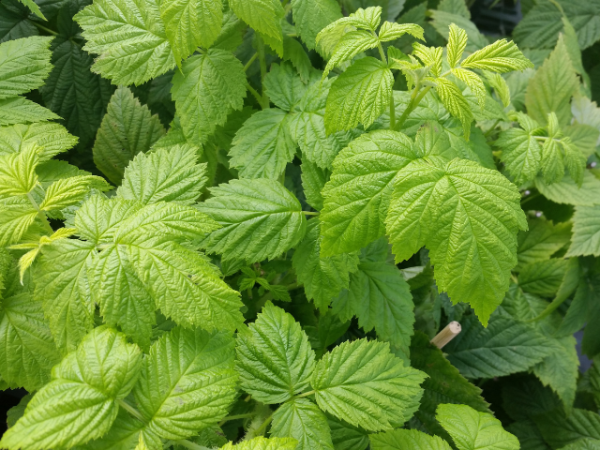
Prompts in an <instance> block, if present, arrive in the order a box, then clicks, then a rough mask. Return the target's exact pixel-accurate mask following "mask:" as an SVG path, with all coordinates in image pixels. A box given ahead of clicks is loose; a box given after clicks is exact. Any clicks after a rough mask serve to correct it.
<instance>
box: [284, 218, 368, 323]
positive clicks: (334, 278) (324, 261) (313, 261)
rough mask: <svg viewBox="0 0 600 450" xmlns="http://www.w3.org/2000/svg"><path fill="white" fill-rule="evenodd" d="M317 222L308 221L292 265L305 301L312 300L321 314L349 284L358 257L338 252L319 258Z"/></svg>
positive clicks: (316, 220)
mask: <svg viewBox="0 0 600 450" xmlns="http://www.w3.org/2000/svg"><path fill="white" fill-rule="evenodd" d="M319 226H320V222H319V220H318V219H313V220H310V221H309V222H308V230H307V232H306V236H305V237H304V239H303V240H302V242H300V244H299V245H298V247H297V248H296V251H295V252H294V256H293V258H292V263H293V266H294V269H295V271H296V276H297V277H298V282H299V283H302V284H303V285H304V292H305V293H306V298H307V299H309V300H313V301H314V303H315V306H316V307H317V308H319V309H321V311H325V310H326V309H327V308H328V306H329V304H330V303H331V300H333V299H334V298H335V297H336V296H337V295H338V294H339V293H340V292H341V291H342V289H347V288H348V285H349V283H350V273H352V272H355V271H356V269H357V266H358V256H357V255H356V254H354V253H342V254H339V255H335V256H329V257H325V258H321V257H320V252H321V239H322V238H321V235H320V233H319V231H320V230H319Z"/></svg>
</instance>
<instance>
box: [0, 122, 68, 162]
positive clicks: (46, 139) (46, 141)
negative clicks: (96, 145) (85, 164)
mask: <svg viewBox="0 0 600 450" xmlns="http://www.w3.org/2000/svg"><path fill="white" fill-rule="evenodd" d="M33 144H35V145H37V146H38V147H41V148H42V149H43V150H42V151H41V153H40V161H46V160H49V159H50V158H52V157H53V156H56V155H58V154H59V153H62V152H64V151H66V150H69V149H70V148H72V147H74V146H75V144H77V138H76V137H75V136H72V135H70V134H69V132H68V131H67V130H66V129H65V127H63V126H62V125H59V124H57V123H44V122H40V123H33V124H30V125H12V126H10V127H1V128H0V155H2V154H7V153H18V152H20V151H23V150H24V149H25V148H28V147H30V146H31V145H33Z"/></svg>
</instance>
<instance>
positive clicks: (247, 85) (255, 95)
mask: <svg viewBox="0 0 600 450" xmlns="http://www.w3.org/2000/svg"><path fill="white" fill-rule="evenodd" d="M246 89H248V90H249V91H250V93H251V94H252V95H253V96H254V98H255V99H256V101H257V102H258V104H259V105H260V107H261V108H262V109H266V108H268V107H269V106H266V107H265V105H264V103H263V98H262V97H261V95H260V94H259V93H258V91H257V90H256V89H254V88H253V87H252V86H251V85H250V83H248V80H246Z"/></svg>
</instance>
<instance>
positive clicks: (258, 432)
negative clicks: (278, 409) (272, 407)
mask: <svg viewBox="0 0 600 450" xmlns="http://www.w3.org/2000/svg"><path fill="white" fill-rule="evenodd" d="M273 414H275V411H273V412H272V413H271V415H270V416H269V417H267V418H266V419H265V421H264V422H263V423H262V424H261V425H260V427H258V428H257V429H256V431H255V432H254V434H255V435H256V436H264V434H265V431H267V427H268V426H269V424H270V423H271V421H272V420H273Z"/></svg>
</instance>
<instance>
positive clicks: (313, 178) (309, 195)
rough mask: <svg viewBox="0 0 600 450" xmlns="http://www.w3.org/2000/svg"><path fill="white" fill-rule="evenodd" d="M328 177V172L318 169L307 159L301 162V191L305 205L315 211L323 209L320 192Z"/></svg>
mask: <svg viewBox="0 0 600 450" xmlns="http://www.w3.org/2000/svg"><path fill="white" fill-rule="evenodd" d="M329 175H330V172H329V170H327V169H321V168H319V167H318V166H317V165H316V164H313V163H312V162H310V161H309V160H308V159H307V160H305V161H303V162H302V189H303V190H304V195H305V197H306V203H308V204H309V205H310V206H312V207H313V208H314V209H316V210H317V211H320V210H321V209H323V196H322V195H321V190H322V189H323V187H324V186H325V183H327V181H328V180H329Z"/></svg>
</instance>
